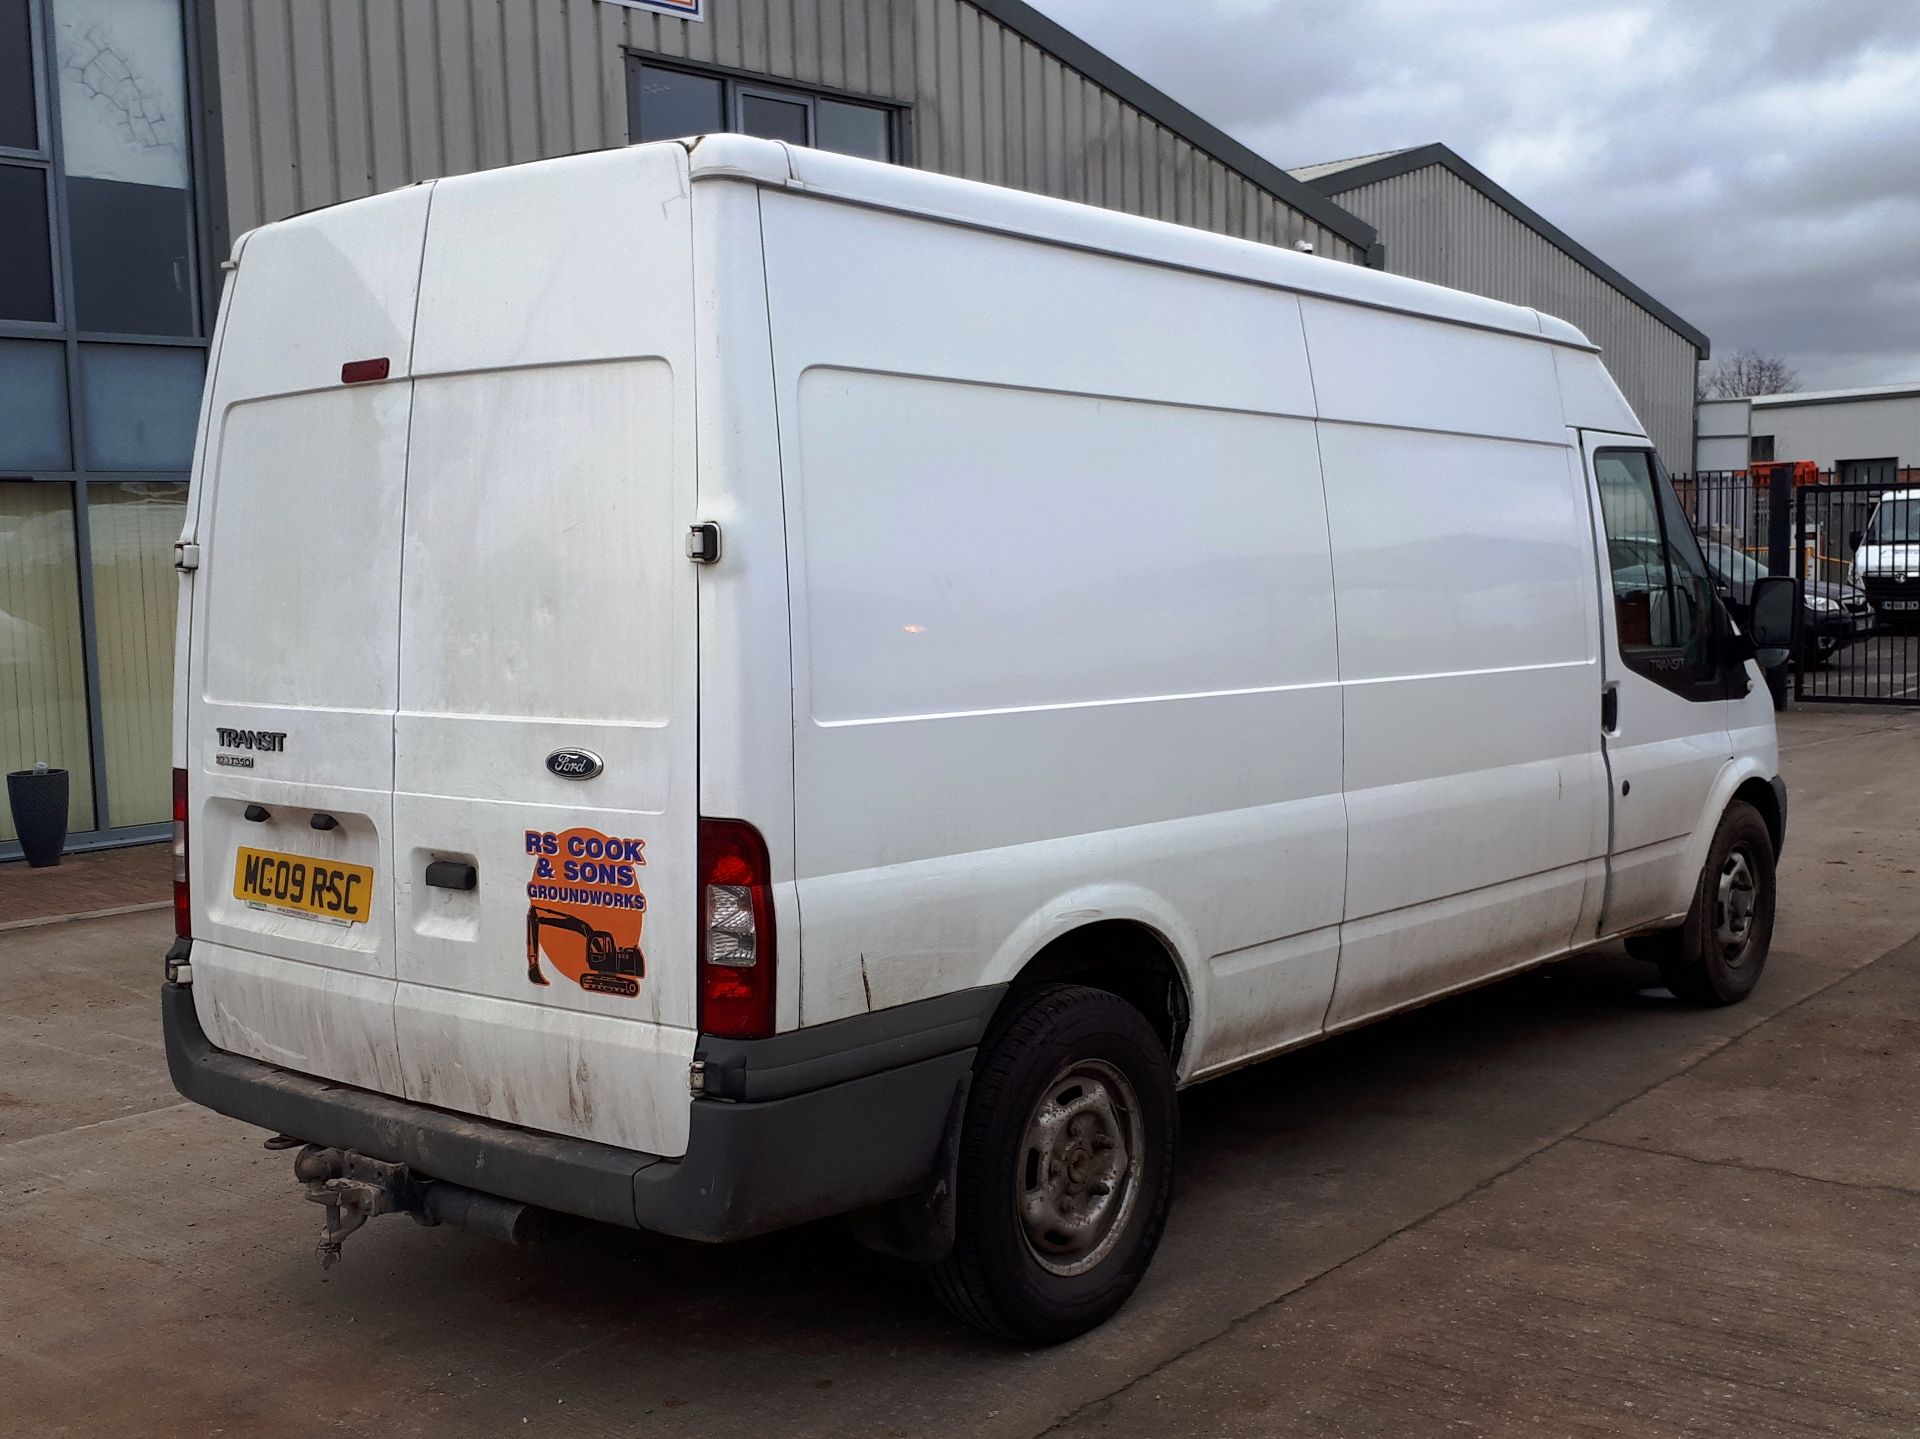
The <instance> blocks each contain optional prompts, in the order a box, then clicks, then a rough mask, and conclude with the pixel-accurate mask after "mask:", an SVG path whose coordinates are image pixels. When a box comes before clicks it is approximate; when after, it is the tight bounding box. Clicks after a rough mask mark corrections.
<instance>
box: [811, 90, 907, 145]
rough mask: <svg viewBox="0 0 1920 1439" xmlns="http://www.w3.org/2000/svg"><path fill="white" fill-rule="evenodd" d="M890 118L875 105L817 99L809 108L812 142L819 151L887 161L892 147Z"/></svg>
mask: <svg viewBox="0 0 1920 1439" xmlns="http://www.w3.org/2000/svg"><path fill="white" fill-rule="evenodd" d="M890 118H891V117H890V116H889V115H888V114H887V112H886V111H885V110H882V109H879V108H878V107H877V106H873V105H849V104H848V103H847V102H846V101H844V100H819V101H816V102H815V104H814V107H813V125H814V130H815V137H814V143H815V144H816V145H818V146H819V147H820V148H821V149H822V150H838V151H839V152H840V153H841V154H842V155H859V156H861V157H862V158H864V159H868V160H891V159H892V158H893V145H892V142H891V136H890V134H889V131H890V128H891V127H890V126H889V125H888V123H887V121H888V120H889V119H890Z"/></svg>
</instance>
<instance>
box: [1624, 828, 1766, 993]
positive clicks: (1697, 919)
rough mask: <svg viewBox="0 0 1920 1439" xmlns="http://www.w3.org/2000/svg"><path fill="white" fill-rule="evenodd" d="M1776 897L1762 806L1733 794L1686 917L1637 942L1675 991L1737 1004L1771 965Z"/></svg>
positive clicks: (1640, 951)
mask: <svg viewBox="0 0 1920 1439" xmlns="http://www.w3.org/2000/svg"><path fill="white" fill-rule="evenodd" d="M1773 904H1774V877H1773V836H1772V835H1771V834H1769V833H1768V832H1767V823H1766V821H1765V820H1763V819H1761V818H1760V813H1759V811H1758V810H1756V809H1754V808H1753V806H1752V805H1749V804H1746V803H1744V802H1742V801H1740V800H1735V801H1734V802H1733V803H1732V804H1730V805H1728V806H1727V812H1726V813H1725V814H1723V815H1721V816H1720V826H1719V828H1718V829H1717V830H1715V831H1714V835H1713V844H1712V845H1711V846H1709V848H1708V850H1707V863H1706V866H1705V867H1704V868H1703V869H1702V870H1701V871H1700V883H1699V887H1698V888H1696V889H1695V890H1694V895H1693V907H1692V908H1691V909H1689V910H1688V911H1687V918H1686V922H1685V923H1683V924H1682V925H1681V926H1680V927H1679V928H1678V929H1669V930H1664V931H1662V932H1661V933H1659V934H1651V935H1643V936H1641V937H1640V938H1639V939H1637V940H1636V941H1634V942H1633V944H1632V949H1633V952H1634V953H1635V954H1638V955H1640V956H1641V957H1642V958H1644V959H1651V960H1653V961H1654V962H1656V963H1657V964H1658V965H1659V966H1660V978H1661V980H1662V981H1664V982H1665V984H1666V986H1667V988H1668V989H1670V990H1672V991H1673V994H1674V998H1676V999H1679V1000H1681V1001H1683V1002H1684V1003H1687V1004H1737V1003H1739V1002H1740V1001H1741V1000H1743V999H1745V998H1746V997H1747V996H1748V995H1749V994H1751V993H1752V992H1753V987H1754V985H1756V984H1758V983H1759V982H1760V972H1761V970H1763V969H1765V968H1766V964H1767V951H1768V949H1769V947H1770V946H1771V945H1772V943H1773Z"/></svg>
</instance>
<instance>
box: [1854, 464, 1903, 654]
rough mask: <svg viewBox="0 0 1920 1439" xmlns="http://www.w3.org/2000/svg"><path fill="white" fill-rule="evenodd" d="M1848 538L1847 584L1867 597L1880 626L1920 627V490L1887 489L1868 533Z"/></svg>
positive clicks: (1869, 518) (1877, 502)
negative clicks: (1857, 587) (1851, 551)
mask: <svg viewBox="0 0 1920 1439" xmlns="http://www.w3.org/2000/svg"><path fill="white" fill-rule="evenodd" d="M1848 538H1849V539H1851V540H1852V542H1853V543H1852V548H1853V563H1852V564H1851V565H1849V566H1848V569H1847V579H1848V581H1849V582H1850V583H1853V584H1857V585H1858V586H1860V588H1861V589H1863V590H1865V591H1866V592H1867V602H1868V603H1869V604H1871V605H1872V606H1873V611H1874V616H1875V618H1876V619H1877V620H1878V621H1879V623H1880V625H1881V626H1883V627H1887V628H1901V627H1904V628H1908V629H1911V628H1913V627H1914V626H1916V625H1920V490H1887V491H1886V492H1885V493H1883V494H1882V495H1881V496H1880V498H1879V499H1877V500H1875V501H1874V503H1873V511H1872V513H1871V514H1869V515H1868V516H1867V527H1866V529H1864V530H1861V531H1859V532H1857V533H1855V534H1853V535H1851V536H1849V537H1848Z"/></svg>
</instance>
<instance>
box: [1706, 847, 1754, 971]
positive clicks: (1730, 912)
mask: <svg viewBox="0 0 1920 1439" xmlns="http://www.w3.org/2000/svg"><path fill="white" fill-rule="evenodd" d="M1759 905H1760V881H1759V878H1758V877H1757V876H1756V875H1755V873H1754V869H1753V861H1752V860H1751V859H1750V858H1749V856H1748V854H1747V850H1746V846H1745V845H1738V846H1736V847H1735V848H1734V849H1733V850H1732V851H1730V852H1729V853H1728V855H1727V858H1726V861H1725V863H1723V864H1722V865H1721V866H1720V873H1719V876H1718V877H1717V879H1716V880H1715V887H1714V903H1713V937H1714V939H1715V941H1716V942H1718V944H1719V946H1720V954H1721V957H1722V958H1724V959H1725V960H1726V962H1727V963H1728V964H1738V963H1740V962H1741V961H1742V960H1743V959H1745V958H1746V953H1747V946H1748V945H1749V944H1751V943H1752V942H1753V930H1754V916H1755V912H1756V911H1757V910H1758V908H1759Z"/></svg>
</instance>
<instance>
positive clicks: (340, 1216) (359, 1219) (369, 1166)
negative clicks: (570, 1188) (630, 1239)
mask: <svg viewBox="0 0 1920 1439" xmlns="http://www.w3.org/2000/svg"><path fill="white" fill-rule="evenodd" d="M273 1144H274V1141H269V1147H272V1146H273ZM293 1177H294V1178H295V1179H298V1180H300V1181H301V1182H302V1183H303V1184H305V1185H306V1186H307V1196H306V1197H307V1198H308V1199H310V1200H312V1201H313V1202H314V1203H315V1204H319V1205H322V1206H324V1207H325V1209H326V1211H327V1221H326V1224H325V1226H324V1227H323V1228H322V1229H321V1231H320V1243H319V1244H318V1245H317V1246H316V1252H317V1253H318V1255H319V1256H320V1267H321V1269H323V1270H326V1269H331V1268H333V1266H334V1265H336V1264H338V1263H339V1262H340V1246H341V1245H342V1244H343V1243H344V1242H345V1241H346V1238H347V1236H348V1235H349V1234H351V1233H353V1232H354V1231H355V1230H356V1229H358V1228H359V1227H360V1226H361V1225H363V1224H365V1223H366V1222H367V1221H368V1220H369V1219H374V1218H377V1217H378V1216H380V1215H382V1214H409V1215H412V1216H413V1220H414V1222H415V1223H416V1224H424V1225H427V1226H428V1227H432V1226H434V1225H438V1224H451V1225H454V1226H455V1227H457V1228H460V1229H471V1230H473V1231H474V1232H475V1233H478V1234H488V1235H491V1236H493V1237H494V1238H495V1239H504V1240H506V1241H507V1242H508V1243H509V1244H525V1243H526V1242H527V1241H528V1240H530V1239H532V1238H533V1237H534V1236H535V1234H536V1232H537V1231H539V1230H540V1229H542V1228H543V1227H544V1224H543V1221H544V1220H545V1219H546V1218H547V1217H548V1215H547V1211H545V1210H542V1209H536V1208H535V1207H534V1206H533V1205H531V1204H521V1203H519V1202H517V1201H515V1200H512V1199H501V1198H499V1197H498V1196H497V1195H492V1194H482V1193H481V1192H480V1191H479V1190H477V1189H465V1188H462V1187H461V1186H460V1185H458V1184H448V1183H446V1182H445V1181H444V1180H438V1179H426V1178H423V1177H421V1176H419V1175H416V1174H414V1173H413V1171H412V1170H410V1169H409V1168H408V1167H407V1166H406V1165H404V1164H395V1163H390V1162H389V1161H387V1160H384V1159H373V1158H371V1157H369V1156H367V1155H365V1154H360V1153H358V1152H356V1151H355V1150H351V1149H327V1148H323V1147H322V1146H320V1145H318V1144H309V1145H307V1146H306V1148H304V1149H302V1150H301V1151H300V1153H299V1154H298V1155H297V1156H295V1158H294V1161H293Z"/></svg>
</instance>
